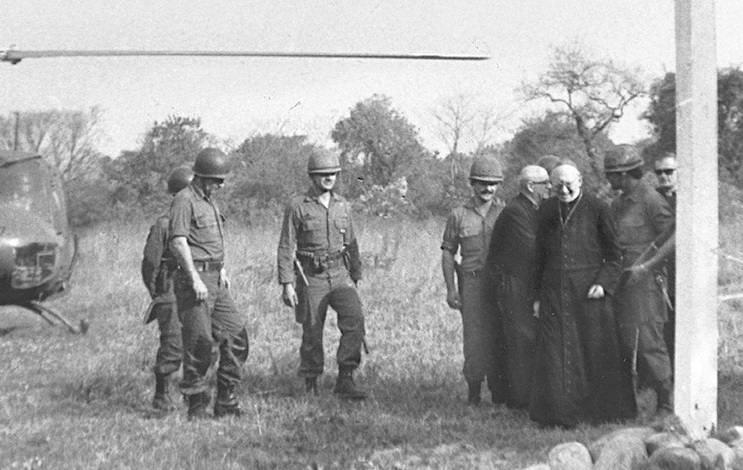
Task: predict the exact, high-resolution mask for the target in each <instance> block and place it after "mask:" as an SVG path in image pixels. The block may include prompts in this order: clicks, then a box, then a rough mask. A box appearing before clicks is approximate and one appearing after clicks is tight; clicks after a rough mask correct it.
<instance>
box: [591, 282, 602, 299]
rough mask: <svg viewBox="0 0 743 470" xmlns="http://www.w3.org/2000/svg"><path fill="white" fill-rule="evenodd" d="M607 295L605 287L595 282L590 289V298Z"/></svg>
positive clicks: (599, 297) (600, 297)
mask: <svg viewBox="0 0 743 470" xmlns="http://www.w3.org/2000/svg"><path fill="white" fill-rule="evenodd" d="M604 295H605V292H604V288H603V287H602V286H600V285H598V284H594V285H592V286H591V288H590V289H588V298H589V299H603V298H604Z"/></svg>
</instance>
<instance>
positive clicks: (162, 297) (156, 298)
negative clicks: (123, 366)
mask: <svg viewBox="0 0 743 470" xmlns="http://www.w3.org/2000/svg"><path fill="white" fill-rule="evenodd" d="M192 177H193V172H192V171H191V168H189V167H179V168H176V169H175V170H173V171H171V172H170V174H169V175H168V193H170V194H171V195H173V196H175V195H176V194H178V192H179V191H180V190H181V189H183V188H185V187H186V186H188V185H189V184H190V183H191V178H192ZM169 225H170V218H169V217H168V214H164V215H162V216H160V217H158V219H157V221H156V222H155V223H154V224H153V225H152V227H150V232H149V234H148V235H147V242H146V244H145V247H144V257H143V258H142V280H143V281H144V284H145V286H146V287H147V290H148V291H149V293H150V297H151V298H152V302H151V303H150V306H149V308H148V309H147V315H146V317H145V319H144V322H145V324H147V323H150V322H151V321H153V320H157V327H158V329H159V331H160V346H159V347H158V348H157V355H156V356H155V367H154V368H153V369H154V372H155V396H154V398H153V399H152V407H153V408H154V409H156V410H160V411H172V410H174V409H175V407H176V406H175V404H174V403H173V400H172V398H171V397H170V390H169V388H170V381H171V376H172V375H173V374H174V373H175V372H177V371H178V369H180V367H181V361H182V358H183V341H182V340H181V322H180V321H179V320H178V309H177V308H176V304H175V294H174V293H173V274H174V273H175V268H176V266H177V264H176V261H175V257H174V256H173V254H172V253H171V252H170V247H169V246H168V240H169V238H170V237H169V235H168V233H169V232H168V229H169Z"/></svg>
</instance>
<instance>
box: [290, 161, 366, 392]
mask: <svg viewBox="0 0 743 470" xmlns="http://www.w3.org/2000/svg"><path fill="white" fill-rule="evenodd" d="M340 171H341V166H340V162H339V160H338V157H337V156H336V155H335V154H334V153H331V152H329V151H321V150H319V149H318V150H315V151H313V153H312V155H310V158H309V161H308V165H307V172H308V174H309V176H310V179H311V180H312V186H311V187H310V189H309V190H308V191H307V193H305V195H304V196H300V197H298V198H295V199H294V200H293V201H292V202H291V204H289V206H288V207H287V208H286V212H285V214H284V222H283V225H282V229H281V237H280V240H279V247H278V256H277V259H278V274H279V283H280V284H281V285H282V289H283V290H282V299H283V301H284V303H285V304H286V305H287V306H289V307H292V308H294V310H295V315H296V320H297V322H298V323H301V324H302V344H301V347H300V350H299V354H300V366H299V372H298V375H299V376H300V377H303V378H304V380H305V391H306V392H307V393H310V394H315V395H316V394H317V393H318V390H317V378H318V377H319V376H320V375H322V373H323V371H324V362H325V359H324V353H323V329H324V326H325V317H326V315H327V311H328V307H332V308H333V310H335V312H336V313H337V315H338V329H339V330H340V332H341V337H340V341H339V344H338V352H337V355H336V359H337V361H338V378H337V380H336V383H335V387H334V389H333V393H335V394H336V395H338V396H339V398H342V399H350V400H362V399H364V398H366V396H367V393H366V392H365V391H364V390H362V389H361V388H359V387H358V386H357V385H356V383H355V382H354V379H353V373H354V371H355V370H356V369H357V368H358V366H359V364H360V363H361V347H362V343H363V341H364V316H363V313H362V310H361V300H360V298H359V294H358V292H357V290H356V286H357V283H358V281H359V280H360V279H361V260H360V256H359V245H358V241H357V240H356V233H355V231H354V224H353V218H352V215H351V207H350V204H349V203H348V202H347V201H346V200H345V199H344V198H343V197H341V196H340V195H339V194H338V193H336V192H335V191H334V190H333V188H334V187H335V183H336V178H337V176H338V173H339V172H340Z"/></svg>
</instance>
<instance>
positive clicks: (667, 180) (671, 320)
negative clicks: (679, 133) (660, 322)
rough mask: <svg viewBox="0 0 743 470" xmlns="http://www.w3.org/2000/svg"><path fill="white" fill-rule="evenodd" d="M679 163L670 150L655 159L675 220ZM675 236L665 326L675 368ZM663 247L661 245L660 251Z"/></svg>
mask: <svg viewBox="0 0 743 470" xmlns="http://www.w3.org/2000/svg"><path fill="white" fill-rule="evenodd" d="M677 170H678V163H677V162H676V154H675V153H672V152H669V153H666V154H665V155H663V156H662V157H660V158H659V159H658V160H656V161H655V176H656V177H657V178H658V187H657V188H656V190H657V191H658V192H659V193H660V194H661V195H662V196H663V197H664V198H666V201H667V202H668V205H669V206H670V207H671V211H672V212H673V216H674V221H675V217H676V182H677V178H678V171H677ZM675 241H676V240H675V237H673V238H671V239H670V240H669V242H670V243H672V244H673V246H672V247H671V248H669V250H667V251H669V253H668V255H667V256H666V257H665V267H666V274H667V275H668V300H669V302H670V305H669V309H668V321H667V322H666V325H665V327H664V332H663V337H664V338H665V340H666V346H667V347H668V356H669V358H670V359H671V367H672V368H673V359H674V355H675V352H676V255H675V250H674V248H675ZM662 248H663V247H659V251H663V250H661V249H662Z"/></svg>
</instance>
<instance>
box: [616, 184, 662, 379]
mask: <svg viewBox="0 0 743 470" xmlns="http://www.w3.org/2000/svg"><path fill="white" fill-rule="evenodd" d="M611 208H612V213H613V216H614V220H616V223H617V233H618V240H619V245H620V246H621V248H622V252H623V260H624V267H625V268H626V267H629V266H632V265H633V264H634V262H635V260H636V259H637V258H638V257H639V256H640V255H641V254H642V253H643V252H644V251H645V250H646V249H647V248H648V247H649V246H650V244H651V243H653V242H654V241H655V240H656V238H658V237H659V236H660V235H661V234H663V233H664V232H666V231H667V230H669V229H670V228H671V227H672V226H673V214H672V212H671V209H670V207H669V206H668V203H667V202H666V201H665V200H664V199H663V197H662V196H661V195H660V194H658V193H657V192H656V191H655V190H654V189H652V188H651V187H650V186H649V185H648V184H647V183H645V182H644V181H639V182H638V184H637V186H635V188H634V189H633V190H631V191H630V190H627V191H624V192H623V193H622V195H621V196H620V197H619V198H617V199H616V200H615V201H614V202H613V203H612V206H611ZM663 285H667V281H666V278H665V274H664V273H663V272H662V270H661V269H659V270H654V271H651V272H647V273H645V274H643V275H642V277H641V278H640V279H639V280H638V281H637V282H634V283H631V284H628V283H625V284H624V285H623V287H622V288H621V289H620V290H619V291H618V292H617V294H616V298H615V300H616V306H617V320H618V323H619V327H620V336H621V340H622V344H623V348H624V353H625V355H626V356H627V357H630V356H631V355H632V352H633V349H634V348H635V344H637V365H638V371H639V374H640V379H641V380H642V381H644V382H645V383H647V385H649V386H651V387H653V388H655V389H656V390H659V389H663V390H666V391H668V390H669V389H670V381H671V366H670V361H669V356H668V349H667V347H666V343H665V340H664V337H663V329H664V324H665V323H666V321H667V320H668V313H667V310H666V305H665V300H664V298H663V291H662V286H663Z"/></svg>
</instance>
